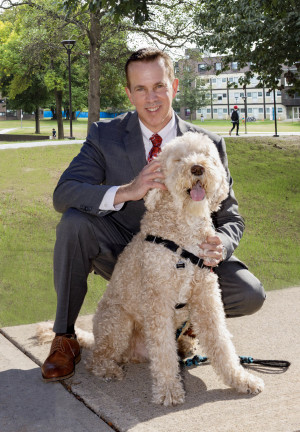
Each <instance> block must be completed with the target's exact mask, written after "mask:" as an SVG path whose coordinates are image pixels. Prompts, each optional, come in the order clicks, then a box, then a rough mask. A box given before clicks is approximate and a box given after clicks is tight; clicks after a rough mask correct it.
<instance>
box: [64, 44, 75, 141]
mask: <svg viewBox="0 0 300 432" xmlns="http://www.w3.org/2000/svg"><path fill="white" fill-rule="evenodd" d="M61 43H62V44H63V46H64V47H65V48H66V50H67V53H68V67H69V111H70V139H74V137H73V131H72V92H71V51H72V49H73V48H74V45H75V43H76V41H74V40H63V41H62V42H61Z"/></svg>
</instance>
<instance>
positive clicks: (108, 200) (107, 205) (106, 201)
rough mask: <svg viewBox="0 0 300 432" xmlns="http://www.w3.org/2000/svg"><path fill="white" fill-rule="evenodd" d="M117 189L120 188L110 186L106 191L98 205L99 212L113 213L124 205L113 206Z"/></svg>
mask: <svg viewBox="0 0 300 432" xmlns="http://www.w3.org/2000/svg"><path fill="white" fill-rule="evenodd" d="M119 187H120V186H112V187H111V188H109V189H108V190H107V191H106V193H105V195H104V197H103V199H102V201H101V203H100V205H99V210H113V211H118V210H121V208H122V207H123V205H124V203H120V204H117V205H116V206H115V205H114V200H115V196H116V193H117V190H118V189H119Z"/></svg>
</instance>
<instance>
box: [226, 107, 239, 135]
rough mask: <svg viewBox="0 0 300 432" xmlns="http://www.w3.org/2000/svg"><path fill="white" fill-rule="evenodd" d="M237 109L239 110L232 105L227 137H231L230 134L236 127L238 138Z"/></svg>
mask: <svg viewBox="0 0 300 432" xmlns="http://www.w3.org/2000/svg"><path fill="white" fill-rule="evenodd" d="M238 109H239V107H238V106H237V105H234V107H233V111H232V113H231V123H232V128H231V129H230V131H229V135H231V132H232V131H233V129H234V128H235V127H236V135H237V136H239V127H240V116H239V113H238Z"/></svg>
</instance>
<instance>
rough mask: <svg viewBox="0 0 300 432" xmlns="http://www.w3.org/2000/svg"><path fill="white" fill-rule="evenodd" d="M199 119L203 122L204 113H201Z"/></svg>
mask: <svg viewBox="0 0 300 432" xmlns="http://www.w3.org/2000/svg"><path fill="white" fill-rule="evenodd" d="M200 119H201V122H202V123H203V122H204V115H203V114H201V116H200Z"/></svg>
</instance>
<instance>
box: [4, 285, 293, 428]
mask: <svg viewBox="0 0 300 432" xmlns="http://www.w3.org/2000/svg"><path fill="white" fill-rule="evenodd" d="M299 305H300V288H296V287H295V288H288V289H285V290H281V291H272V292H269V293H268V295H267V300H266V303H265V305H264V307H263V308H262V310H260V311H259V312H258V313H256V314H255V315H253V316H249V317H242V318H235V319H231V320H227V323H228V327H229V329H230V331H231V333H232V334H233V341H234V344H235V346H236V349H237V352H238V354H239V355H246V356H248V355H249V356H252V357H253V358H258V359H277V360H289V361H290V362H291V363H292V364H291V366H290V368H289V369H288V370H286V371H282V370H280V369H271V368H266V367H260V366H255V365H252V366H249V369H251V371H253V373H254V374H257V375H259V376H260V377H262V378H263V379H264V381H265V390H264V392H262V393H261V394H259V395H257V396H248V395H241V394H238V393H236V392H235V391H233V390H231V389H229V388H227V387H225V386H224V385H223V384H222V383H221V382H220V381H219V380H218V378H217V376H216V375H215V373H214V371H213V370H212V368H211V366H210V365H209V364H204V365H201V366H198V367H193V368H186V369H185V370H184V371H183V379H184V384H185V388H186V402H185V403H184V404H183V405H180V406H177V407H173V408H164V407H161V406H156V405H153V404H152V403H151V379H150V373H149V365H147V364H142V365H130V366H127V367H126V370H127V375H126V377H125V379H124V380H123V381H116V382H114V381H112V382H105V381H102V380H100V379H98V378H96V377H94V376H92V375H90V374H89V373H88V372H87V371H86V370H85V367H84V361H82V362H81V363H79V365H78V366H77V370H76V374H75V375H74V376H73V377H72V378H70V379H68V380H66V381H65V382H64V385H63V384H61V383H47V384H46V383H44V382H43V381H42V380H41V375H40V370H39V369H38V367H37V364H41V363H42V362H43V360H44V359H45V357H46V356H47V354H48V351H49V345H48V344H47V345H44V346H40V345H38V343H37V341H36V338H35V332H36V324H32V325H24V326H18V327H6V328H3V329H1V333H2V335H0V388H1V392H0V432H21V431H22V432H48V431H49V432H50V431H51V432H52V431H55V430H56V431H57V432H67V431H68V432H69V431H70V432H96V431H97V432H98V431H100V432H102V431H105V432H106V431H113V430H117V431H120V432H125V431H130V432H169V431H170V432H171V431H172V432H185V431H188V432H200V431H201V432H225V431H226V432H238V431H239V432H240V431H242V432H258V431H261V430H263V431H264V432H300V409H299V407H300V364H299V359H300V344H299V328H300V325H299V324H300V306H299ZM78 324H79V325H80V327H82V328H85V329H90V328H91V316H83V317H81V318H80V319H79V320H78ZM24 353H25V354H26V355H25V354H24ZM201 354H205V353H201ZM84 357H85V352H83V358H84Z"/></svg>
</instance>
